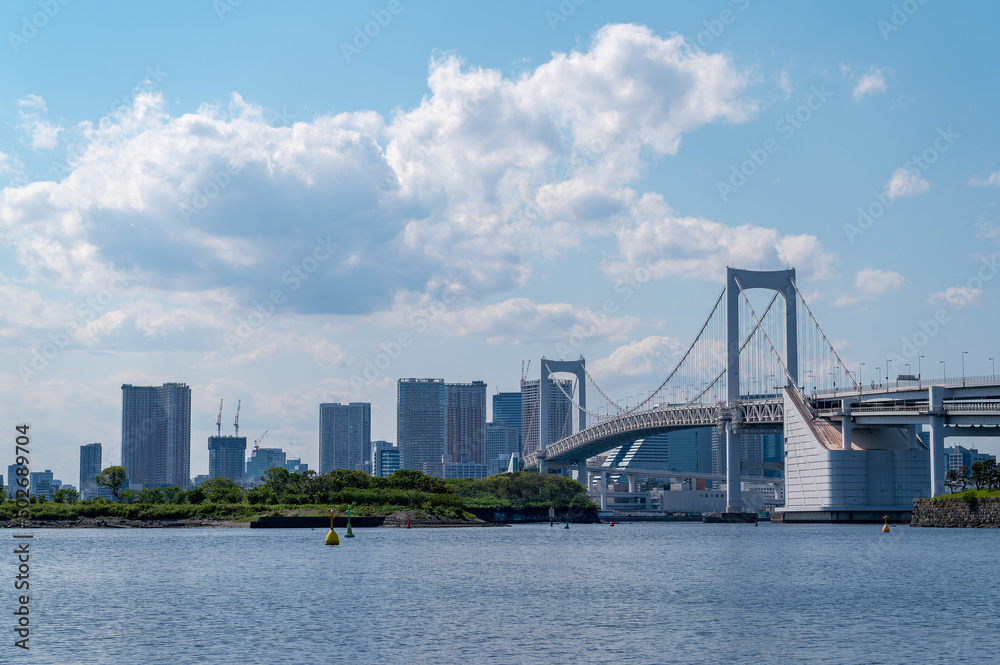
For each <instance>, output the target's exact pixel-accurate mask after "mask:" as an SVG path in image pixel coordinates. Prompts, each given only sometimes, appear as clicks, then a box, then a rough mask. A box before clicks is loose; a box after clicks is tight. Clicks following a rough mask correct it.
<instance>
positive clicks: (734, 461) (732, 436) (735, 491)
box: [726, 420, 743, 513]
mask: <svg viewBox="0 0 1000 665" xmlns="http://www.w3.org/2000/svg"><path fill="white" fill-rule="evenodd" d="M740 471H741V468H740V433H739V432H738V431H734V430H733V422H732V421H731V420H727V421H726V512H727V513H741V512H743V492H742V486H741V485H740Z"/></svg>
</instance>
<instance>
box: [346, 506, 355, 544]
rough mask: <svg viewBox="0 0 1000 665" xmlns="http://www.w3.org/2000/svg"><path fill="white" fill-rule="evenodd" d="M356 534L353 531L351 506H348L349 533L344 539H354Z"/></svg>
mask: <svg viewBox="0 0 1000 665" xmlns="http://www.w3.org/2000/svg"><path fill="white" fill-rule="evenodd" d="M353 537H354V532H353V531H351V506H350V505H348V506H347V533H345V534H344V538H353Z"/></svg>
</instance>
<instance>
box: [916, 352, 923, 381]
mask: <svg viewBox="0 0 1000 665" xmlns="http://www.w3.org/2000/svg"><path fill="white" fill-rule="evenodd" d="M921 358H923V356H917V380H918V381H919V380H920V359H921Z"/></svg>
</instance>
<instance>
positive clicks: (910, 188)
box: [885, 167, 931, 199]
mask: <svg viewBox="0 0 1000 665" xmlns="http://www.w3.org/2000/svg"><path fill="white" fill-rule="evenodd" d="M930 188H931V183H929V182H927V181H926V180H924V179H923V178H921V177H920V174H919V173H916V172H914V171H908V170H906V169H904V168H903V167H899V168H898V169H896V170H895V171H893V173H892V177H891V178H889V182H887V183H886V184H885V189H886V191H887V192H888V193H889V196H890V197H891V198H893V199H898V198H903V197H905V196H915V195H917V194H923V193H924V192H926V191H927V190H928V189H930Z"/></svg>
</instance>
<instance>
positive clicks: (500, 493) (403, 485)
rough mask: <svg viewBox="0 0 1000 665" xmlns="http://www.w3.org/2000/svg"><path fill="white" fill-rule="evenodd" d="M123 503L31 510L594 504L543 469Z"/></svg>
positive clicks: (67, 514) (210, 492)
mask: <svg viewBox="0 0 1000 665" xmlns="http://www.w3.org/2000/svg"><path fill="white" fill-rule="evenodd" d="M120 495H122V497H123V500H122V501H111V502H109V501H105V500H104V499H93V500H88V501H70V502H60V503H56V502H53V501H37V499H35V498H33V499H32V501H31V503H30V505H29V507H28V512H29V513H30V519H35V520H76V519H79V518H81V517H93V518H118V519H130V520H173V519H202V520H207V519H211V520H231V521H237V522H250V521H253V520H256V519H257V518H258V517H260V516H262V515H290V514H294V515H327V514H329V512H330V511H331V510H333V511H336V512H338V513H343V512H345V511H346V510H347V507H348V505H351V506H352V510H351V513H352V514H353V515H389V514H391V513H393V512H396V511H401V510H407V511H414V512H415V513H416V516H417V517H420V516H422V515H431V516H435V517H447V518H460V519H461V518H466V519H468V518H472V517H473V516H472V515H471V514H470V513H468V512H466V511H465V508H480V507H481V508H525V507H543V506H544V507H548V506H553V507H555V508H567V507H574V508H589V507H592V506H593V503H592V502H591V501H590V499H588V498H587V496H586V494H585V492H584V488H583V486H582V485H581V484H580V483H577V482H576V481H574V480H570V479H568V478H561V477H558V476H547V475H541V474H537V473H516V474H503V475H499V476H490V477H488V478H485V479H483V480H448V481H445V480H442V479H440V478H432V477H430V476H426V475H424V474H422V473H420V472H417V471H398V472H396V473H394V474H392V475H391V476H389V477H388V478H372V477H370V476H366V475H365V474H363V473H359V472H354V471H345V470H336V471H331V472H330V473H327V474H324V475H318V474H316V473H315V472H310V471H307V472H306V473H304V474H295V473H289V472H288V471H286V470H285V469H280V468H275V469H269V470H268V472H267V473H266V474H265V483H264V484H263V485H261V486H259V487H255V488H253V489H251V490H243V489H242V488H240V487H238V486H237V485H236V484H235V483H233V482H232V481H228V480H226V479H224V478H214V479H212V480H210V481H208V482H206V483H205V484H203V485H201V486H200V487H198V488H194V489H191V490H187V491H184V490H180V489H179V488H167V489H165V490H142V491H141V492H130V491H128V490H125V491H123V492H120ZM18 512H19V508H18V506H17V504H16V503H15V502H14V501H11V500H8V501H7V502H6V503H3V504H0V519H3V520H11V519H16V518H17V517H18Z"/></svg>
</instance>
